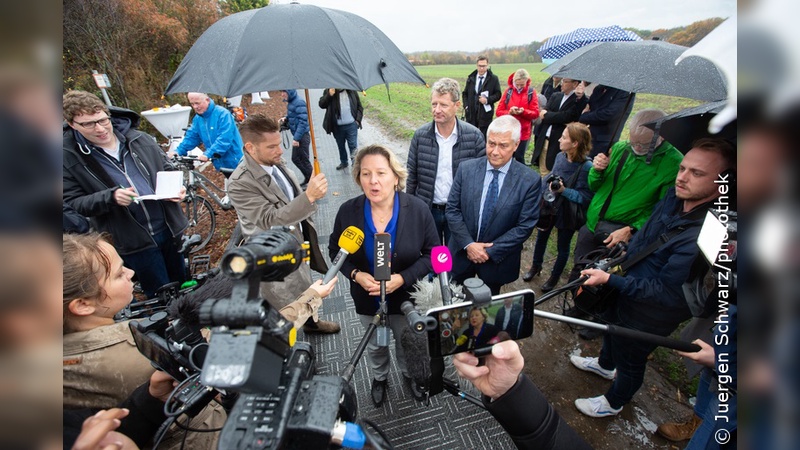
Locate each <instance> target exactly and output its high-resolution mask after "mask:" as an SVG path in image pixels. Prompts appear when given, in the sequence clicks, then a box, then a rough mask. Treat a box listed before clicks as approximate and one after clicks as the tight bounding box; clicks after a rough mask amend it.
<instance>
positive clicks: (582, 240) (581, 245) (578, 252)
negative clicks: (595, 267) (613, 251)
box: [569, 225, 598, 281]
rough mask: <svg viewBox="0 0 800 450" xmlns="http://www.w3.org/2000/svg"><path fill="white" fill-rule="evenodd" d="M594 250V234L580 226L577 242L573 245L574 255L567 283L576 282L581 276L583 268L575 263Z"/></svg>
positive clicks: (595, 246)
mask: <svg viewBox="0 0 800 450" xmlns="http://www.w3.org/2000/svg"><path fill="white" fill-rule="evenodd" d="M596 248H598V247H597V245H595V243H594V233H592V232H591V231H589V229H588V228H586V225H584V226H582V227H581V229H580V230H578V242H576V243H575V254H574V257H573V259H572V271H571V272H570V273H569V281H574V280H577V279H578V277H580V276H581V270H583V269H584V267H583V266H582V265H579V264H577V262H578V261H579V260H580V259H582V258H583V257H584V255H586V254H587V253H589V252H591V251H592V250H594V249H596Z"/></svg>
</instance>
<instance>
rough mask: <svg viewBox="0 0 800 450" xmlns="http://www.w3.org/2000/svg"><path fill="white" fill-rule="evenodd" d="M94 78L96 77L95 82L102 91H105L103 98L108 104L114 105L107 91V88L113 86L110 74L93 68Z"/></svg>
mask: <svg viewBox="0 0 800 450" xmlns="http://www.w3.org/2000/svg"><path fill="white" fill-rule="evenodd" d="M92 78H94V84H96V85H97V87H98V88H99V89H100V92H102V93H103V99H104V100H105V101H106V105H108V106H114V105H112V104H111V99H110V98H108V93H107V92H106V89H108V88H110V87H111V81H110V80H109V79H108V75H106V74H104V73H98V72H97V71H96V70H93V71H92Z"/></svg>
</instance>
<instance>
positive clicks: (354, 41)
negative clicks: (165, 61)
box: [166, 3, 425, 97]
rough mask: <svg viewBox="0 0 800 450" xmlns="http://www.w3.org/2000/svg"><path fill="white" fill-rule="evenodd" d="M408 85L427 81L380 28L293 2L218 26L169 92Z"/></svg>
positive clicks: (207, 34)
mask: <svg viewBox="0 0 800 450" xmlns="http://www.w3.org/2000/svg"><path fill="white" fill-rule="evenodd" d="M400 81H407V82H412V83H423V84H424V83H425V80H423V79H422V77H421V76H420V75H419V73H417V71H416V69H414V67H413V66H412V65H411V63H409V62H408V59H407V58H406V57H405V55H403V52H401V51H400V50H399V49H398V48H397V46H396V45H394V43H393V42H392V41H391V40H390V39H389V38H388V37H386V35H385V34H383V32H381V31H380V30H379V29H378V28H376V27H375V26H374V25H373V24H371V23H370V22H368V21H366V20H365V19H363V18H361V17H359V16H357V15H355V14H351V13H348V12H344V11H339V10H335V9H328V8H320V7H318V6H313V5H301V4H297V3H291V4H288V5H269V6H266V7H264V8H259V9H252V10H249V11H243V12H240V13H236V14H232V15H230V16H228V17H225V18H223V19H221V20H219V21H217V22H216V23H214V24H213V25H211V26H210V27H209V28H208V29H207V30H206V31H205V32H204V33H203V35H202V36H200V38H199V39H197V42H195V43H194V45H193V46H192V48H191V49H190V50H189V52H188V53H187V54H186V56H185V57H184V58H183V61H181V64H180V66H178V70H177V71H175V75H174V76H173V77H172V80H170V82H169V85H168V86H167V90H166V93H167V94H174V93H177V92H206V93H214V94H219V95H223V96H228V97H230V96H234V95H239V94H245V93H249V92H258V91H266V90H281V89H325V88H331V87H333V88H340V89H352V90H356V91H364V90H366V89H367V88H369V87H371V86H375V85H376V84H381V83H384V84H387V83H390V82H400ZM387 87H388V86H387Z"/></svg>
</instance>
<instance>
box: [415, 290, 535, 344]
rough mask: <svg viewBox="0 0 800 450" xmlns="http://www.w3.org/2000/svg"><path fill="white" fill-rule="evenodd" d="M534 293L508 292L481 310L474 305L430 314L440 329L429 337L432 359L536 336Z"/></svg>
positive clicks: (441, 309)
mask: <svg viewBox="0 0 800 450" xmlns="http://www.w3.org/2000/svg"><path fill="white" fill-rule="evenodd" d="M534 300H535V294H534V292H533V291H532V290H530V289H527V290H523V291H516V292H508V293H506V294H500V295H496V296H493V297H492V301H491V302H489V303H488V304H486V305H483V306H481V307H476V306H473V305H472V303H471V302H464V303H457V304H454V305H449V306H443V307H440V308H434V309H431V310H429V311H428V312H427V315H428V316H432V317H434V318H435V319H436V323H437V328H436V330H435V331H431V332H429V333H428V339H429V344H431V345H430V346H429V347H430V350H431V356H447V355H453V354H456V353H460V352H466V351H474V350H476V349H479V348H487V347H491V346H492V345H493V344H495V343H497V342H500V341H505V340H508V339H524V338H526V337H529V336H530V335H531V334H533V303H534Z"/></svg>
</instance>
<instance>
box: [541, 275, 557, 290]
mask: <svg viewBox="0 0 800 450" xmlns="http://www.w3.org/2000/svg"><path fill="white" fill-rule="evenodd" d="M558 278H559V277H554V276H552V275H550V278H548V279H547V281H545V282H544V284H543V285H542V292H550V291H552V290H553V288H555V287H556V285H557V284H558Z"/></svg>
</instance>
